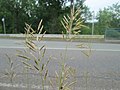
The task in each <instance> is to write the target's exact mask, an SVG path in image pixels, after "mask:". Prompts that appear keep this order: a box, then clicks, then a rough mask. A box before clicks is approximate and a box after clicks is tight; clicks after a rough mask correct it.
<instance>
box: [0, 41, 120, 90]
mask: <svg viewBox="0 0 120 90" xmlns="http://www.w3.org/2000/svg"><path fill="white" fill-rule="evenodd" d="M23 42H24V41H23V40H8V39H0V72H1V73H3V72H4V70H5V69H7V68H8V64H7V61H8V60H7V58H6V56H5V54H8V55H9V56H10V57H11V59H12V60H14V61H15V63H17V64H18V63H19V60H18V59H19V58H18V57H16V56H15V55H16V53H17V52H16V50H23V49H24V48H25V47H24V45H23ZM37 44H38V45H39V46H42V45H46V48H47V51H46V54H45V58H44V59H45V60H46V59H48V58H49V56H51V57H52V61H51V63H50V65H49V71H50V76H54V71H55V70H56V71H58V69H59V67H58V66H59V64H58V62H62V61H63V59H61V57H64V55H65V53H66V56H67V58H66V63H67V64H68V65H70V66H72V67H75V68H76V72H77V74H76V78H77V79H78V83H79V84H78V85H77V86H79V85H81V86H80V87H85V86H84V85H86V84H85V80H83V78H82V79H81V77H83V76H85V75H87V76H88V77H90V78H89V80H88V82H87V83H88V87H89V88H92V89H88V90H110V89H111V88H112V89H113V90H117V89H118V90H119V89H120V86H119V84H120V45H119V44H108V43H102V44H101V43H80V42H57V41H42V42H40V43H38V42H37ZM81 44H84V47H81V48H78V47H77V46H78V45H81ZM88 46H89V47H90V48H88ZM66 47H67V51H66ZM90 51H91V52H90ZM89 52H90V53H89ZM84 53H87V54H90V57H87V56H86V55H85V54H84ZM61 55H62V56H61ZM23 71H24V69H23V67H19V68H16V72H17V73H21V72H23ZM86 73H87V74H86ZM1 75H2V74H1ZM30 77H31V76H30ZM5 80H6V79H5ZM31 80H32V79H31ZM0 81H1V82H2V83H3V82H4V83H6V82H7V81H4V79H1V80H0ZM16 82H17V80H16ZM21 82H22V81H21ZM112 85H113V86H112ZM1 86H3V85H1V83H0V88H3V87H1ZM93 87H94V88H96V89H93ZM97 88H98V89H97ZM100 88H102V89H100ZM104 88H105V89H104ZM0 90H1V89H0ZM2 90H4V89H2ZM6 90H7V89H6ZM23 90H24V89H23ZM31 90H32V89H31ZM77 90H85V89H77Z"/></svg>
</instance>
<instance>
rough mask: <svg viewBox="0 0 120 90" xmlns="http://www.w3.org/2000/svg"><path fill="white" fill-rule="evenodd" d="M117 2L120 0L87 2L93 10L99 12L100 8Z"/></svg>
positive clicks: (91, 0) (89, 0)
mask: <svg viewBox="0 0 120 90" xmlns="http://www.w3.org/2000/svg"><path fill="white" fill-rule="evenodd" d="M117 2H118V3H120V0H86V1H85V4H86V5H87V6H88V7H89V8H90V10H91V11H95V12H98V11H99V9H103V8H104V7H108V6H111V5H112V4H115V3H117Z"/></svg>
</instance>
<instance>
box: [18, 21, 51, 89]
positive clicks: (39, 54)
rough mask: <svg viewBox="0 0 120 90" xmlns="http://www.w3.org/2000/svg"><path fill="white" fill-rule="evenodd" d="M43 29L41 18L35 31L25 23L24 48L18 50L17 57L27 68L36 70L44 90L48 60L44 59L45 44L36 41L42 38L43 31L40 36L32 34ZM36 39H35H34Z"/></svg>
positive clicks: (39, 32)
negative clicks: (39, 44) (40, 44)
mask: <svg viewBox="0 0 120 90" xmlns="http://www.w3.org/2000/svg"><path fill="white" fill-rule="evenodd" d="M42 29H43V25H42V20H41V21H40V23H39V25H38V29H37V31H35V30H33V29H32V28H31V26H30V25H28V24H26V28H25V30H26V40H25V46H26V48H25V50H23V51H19V53H18V55H17V56H18V57H20V58H22V59H23V60H22V61H21V62H22V63H23V64H24V66H25V67H26V68H27V69H29V70H31V71H32V70H33V71H36V72H37V73H38V74H39V76H40V79H41V83H42V90H45V88H44V86H45V81H46V78H47V75H48V69H47V65H48V63H49V61H50V60H44V55H45V52H46V48H45V45H43V46H38V42H39V43H40V41H41V40H42V38H43V36H44V34H45V32H44V33H43V34H42V36H41V37H38V36H37V38H36V37H35V36H34V34H36V33H38V34H41V32H42ZM35 40H37V41H35Z"/></svg>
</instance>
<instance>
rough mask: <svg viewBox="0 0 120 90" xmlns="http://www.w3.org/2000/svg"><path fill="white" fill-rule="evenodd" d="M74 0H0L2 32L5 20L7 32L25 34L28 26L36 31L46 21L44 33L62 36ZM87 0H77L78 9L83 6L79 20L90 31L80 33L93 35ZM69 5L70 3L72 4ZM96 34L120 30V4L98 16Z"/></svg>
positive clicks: (82, 29)
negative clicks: (108, 29) (106, 30)
mask: <svg viewBox="0 0 120 90" xmlns="http://www.w3.org/2000/svg"><path fill="white" fill-rule="evenodd" d="M73 2H74V0H0V20H1V21H0V33H4V31H3V22H2V18H4V19H5V27H6V33H12V34H15V33H24V32H25V29H24V27H25V23H28V24H30V25H31V26H32V27H33V28H34V29H35V28H36V27H37V25H38V23H39V21H40V20H41V19H43V25H44V31H46V32H47V33H48V34H61V33H62V31H64V28H63V26H62V24H61V22H60V21H61V20H62V18H63V16H64V15H66V14H70V8H71V4H73ZM84 2H85V0H76V2H75V3H74V5H75V8H78V7H80V8H81V13H80V17H81V20H83V24H84V25H86V26H88V28H81V32H80V33H81V34H91V23H86V21H87V20H88V19H92V18H91V17H92V12H91V11H90V9H89V8H88V7H87V6H86V5H85V4H84ZM69 3H71V4H70V5H69ZM96 19H97V20H98V22H97V23H95V34H104V31H105V29H106V28H120V4H119V3H117V4H113V5H112V6H110V7H107V8H104V9H103V10H100V11H99V12H98V13H97V16H96Z"/></svg>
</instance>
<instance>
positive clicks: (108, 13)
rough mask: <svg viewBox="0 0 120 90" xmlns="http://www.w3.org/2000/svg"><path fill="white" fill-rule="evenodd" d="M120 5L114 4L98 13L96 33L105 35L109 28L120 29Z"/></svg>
mask: <svg viewBox="0 0 120 90" xmlns="http://www.w3.org/2000/svg"><path fill="white" fill-rule="evenodd" d="M119 15H120V5H119V4H118V3H116V4H113V5H112V6H109V7H107V8H104V9H103V10H100V11H99V13H98V17H97V19H98V20H99V22H98V23H97V25H96V33H97V34H104V33H105V30H106V29H107V28H120V16H119Z"/></svg>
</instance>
